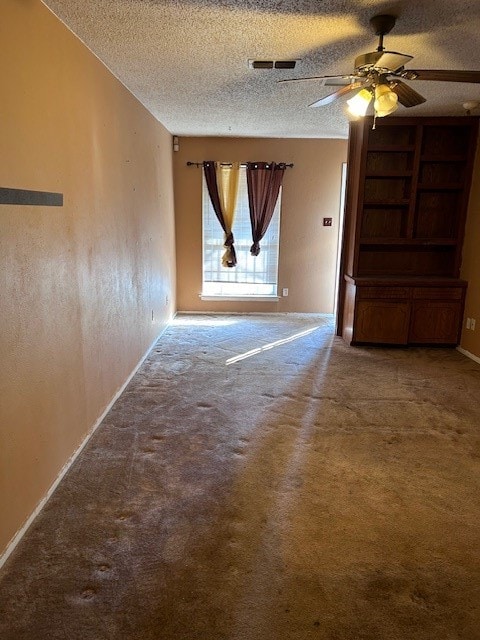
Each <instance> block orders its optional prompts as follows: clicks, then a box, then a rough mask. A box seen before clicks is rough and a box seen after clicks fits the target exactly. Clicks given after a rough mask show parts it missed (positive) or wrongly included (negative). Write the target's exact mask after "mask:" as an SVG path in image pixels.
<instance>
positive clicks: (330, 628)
mask: <svg viewBox="0 0 480 640" xmlns="http://www.w3.org/2000/svg"><path fill="white" fill-rule="evenodd" d="M275 342H277V344H276V345H275V344H274V343H275ZM272 343H273V345H272ZM241 354H245V355H246V356H247V357H244V358H243V359H237V357H238V356H240V355H241ZM479 445H480V365H478V364H476V363H474V362H472V361H471V360H468V359H467V358H465V357H463V356H462V355H460V354H459V353H458V352H456V351H455V350H445V349H410V350H402V349H378V348H353V347H347V346H346V345H345V344H344V343H343V342H342V341H341V340H340V339H338V338H334V337H333V327H332V324H331V320H330V319H329V318H325V317H321V316H283V315H278V316H245V317H243V316H191V317H186V316H180V317H179V318H178V319H177V321H176V323H175V324H173V325H172V326H171V327H170V328H169V329H168V330H167V332H166V333H165V334H164V335H163V336H162V338H161V339H160V340H159V342H158V344H157V346H156V348H155V349H154V350H153V352H152V354H151V356H150V357H149V359H148V360H147V361H146V363H145V364H144V366H143V367H142V369H141V371H140V372H139V373H138V374H137V375H136V376H135V378H134V379H133V381H132V383H131V384H130V385H129V387H128V389H127V390H126V391H125V393H124V394H123V395H122V397H121V398H120V399H119V400H118V402H117V403H116V405H115V406H114V408H113V409H112V411H111V412H110V413H109V415H108V417H107V418H106V419H105V421H104V423H103V424H102V425H101V427H100V428H99V429H98V431H97V432H96V434H95V435H94V437H93V438H92V440H91V441H90V443H89V445H88V446H87V448H86V449H85V450H84V452H83V453H82V455H81V457H80V458H79V459H78V461H77V463H76V464H75V465H74V467H73V468H72V470H71V472H70V473H69V474H68V475H67V477H66V478H65V480H64V481H63V482H62V483H61V485H60V487H59V488H58V490H57V491H56V493H55V495H54V496H53V498H52V499H51V500H50V501H49V503H48V504H47V506H46V508H45V509H44V510H43V512H42V513H41V515H40V517H39V518H38V519H37V520H36V522H35V524H34V525H33V527H32V528H31V529H30V531H29V532H28V533H27V535H26V536H25V538H24V540H23V541H22V543H21V544H20V546H19V547H18V549H17V551H16V552H15V554H14V555H13V556H12V558H11V559H10V560H9V562H8V563H7V565H6V566H5V568H4V570H3V572H2V575H1V582H0V612H1V614H0V638H1V639H2V640H43V639H45V640H47V639H48V640H57V639H58V640H101V639H106V640H107V639H115V640H116V639H122V640H123V639H125V640H133V639H134V640H287V639H288V640H309V639H310V638H315V639H321V640H367V639H368V640H383V639H385V640H397V639H398V640H426V639H429V640H459V639H462V640H475V639H480V446H479Z"/></svg>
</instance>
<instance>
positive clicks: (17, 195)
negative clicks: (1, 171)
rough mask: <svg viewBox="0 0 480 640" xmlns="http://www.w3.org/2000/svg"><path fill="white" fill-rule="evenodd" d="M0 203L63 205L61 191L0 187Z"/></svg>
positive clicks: (45, 205) (44, 205)
mask: <svg viewBox="0 0 480 640" xmlns="http://www.w3.org/2000/svg"><path fill="white" fill-rule="evenodd" d="M0 204H29V205H37V206H41V207H63V193H52V192H50V191H30V190H29V189H6V188H5V187H0Z"/></svg>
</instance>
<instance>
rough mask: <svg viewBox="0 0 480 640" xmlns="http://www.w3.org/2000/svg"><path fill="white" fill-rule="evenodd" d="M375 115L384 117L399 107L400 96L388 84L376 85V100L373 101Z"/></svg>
mask: <svg viewBox="0 0 480 640" xmlns="http://www.w3.org/2000/svg"><path fill="white" fill-rule="evenodd" d="M373 108H374V109H375V116H376V117H377V118H384V117H385V116H389V115H390V114H391V113H393V112H394V111H396V110H397V109H398V96H397V94H396V93H394V92H393V91H392V90H391V89H390V87H389V86H388V85H386V84H377V85H376V87H375V102H374V103H373Z"/></svg>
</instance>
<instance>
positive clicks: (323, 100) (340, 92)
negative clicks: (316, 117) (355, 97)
mask: <svg viewBox="0 0 480 640" xmlns="http://www.w3.org/2000/svg"><path fill="white" fill-rule="evenodd" d="M364 85H365V83H364V82H351V83H350V84H349V85H347V86H346V87H341V88H340V89H337V91H334V92H333V93H330V94H329V95H328V96H325V97H324V98H320V100H317V101H316V102H312V104H310V105H308V106H309V107H324V106H325V105H327V104H331V103H332V102H334V101H335V100H338V98H341V97H342V96H344V95H346V94H347V93H350V91H355V89H360V87H363V86H364Z"/></svg>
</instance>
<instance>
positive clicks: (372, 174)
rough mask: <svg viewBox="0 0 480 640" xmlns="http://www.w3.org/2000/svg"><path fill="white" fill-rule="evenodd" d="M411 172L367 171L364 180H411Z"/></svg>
mask: <svg viewBox="0 0 480 640" xmlns="http://www.w3.org/2000/svg"><path fill="white" fill-rule="evenodd" d="M412 175H413V171H393V170H392V171H388V170H387V171H368V172H367V173H366V174H365V177H366V178H411V177H412Z"/></svg>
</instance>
